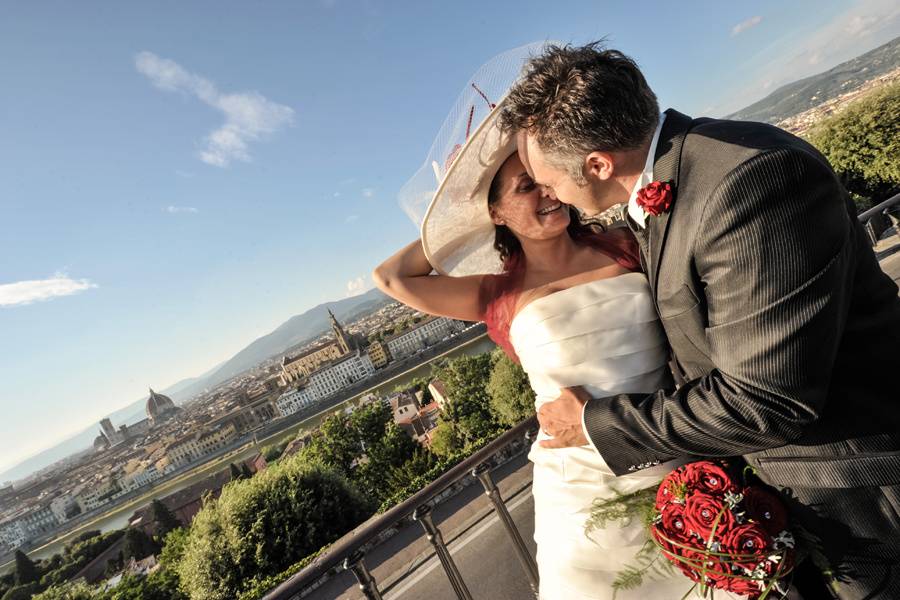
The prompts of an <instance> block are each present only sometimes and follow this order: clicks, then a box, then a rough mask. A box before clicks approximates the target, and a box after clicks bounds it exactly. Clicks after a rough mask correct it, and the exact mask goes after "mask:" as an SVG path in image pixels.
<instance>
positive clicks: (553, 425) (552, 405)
mask: <svg viewBox="0 0 900 600" xmlns="http://www.w3.org/2000/svg"><path fill="white" fill-rule="evenodd" d="M590 398H591V397H590V395H589V394H588V393H587V392H586V391H584V388H581V387H571V388H563V390H562V391H561V392H560V394H559V398H557V399H556V400H552V401H550V402H547V403H546V404H544V405H542V406H541V408H540V409H539V410H538V422H539V423H540V424H541V429H542V430H543V431H544V433H547V434H548V435H552V436H553V439H552V440H543V441H541V443H540V444H541V446H543V447H544V448H569V447H573V446H584V445H585V444H587V443H588V440H587V437H585V435H584V429H583V428H582V427H581V412H582V410H583V409H584V403H585V402H587V401H588V400H590Z"/></svg>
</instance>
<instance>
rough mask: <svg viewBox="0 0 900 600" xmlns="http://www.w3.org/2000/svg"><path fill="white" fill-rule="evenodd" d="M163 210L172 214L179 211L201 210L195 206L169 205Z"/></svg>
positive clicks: (194, 211) (196, 211) (193, 211)
mask: <svg viewBox="0 0 900 600" xmlns="http://www.w3.org/2000/svg"><path fill="white" fill-rule="evenodd" d="M163 210H165V211H166V212H167V213H169V214H170V215H177V214H179V213H191V214H197V213H198V212H200V209H199V208H194V207H193V206H167V207H166V208H164V209H163Z"/></svg>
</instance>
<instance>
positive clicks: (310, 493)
mask: <svg viewBox="0 0 900 600" xmlns="http://www.w3.org/2000/svg"><path fill="white" fill-rule="evenodd" d="M369 514H371V505H370V504H369V503H368V502H367V501H366V500H365V499H364V498H363V496H362V495H361V494H360V493H359V492H358V491H356V490H355V489H354V488H353V487H352V486H351V485H350V483H349V482H348V481H347V480H346V479H345V478H344V477H343V476H342V475H341V474H340V473H339V472H338V471H337V470H336V469H334V468H328V467H325V466H323V465H321V464H308V463H307V462H306V461H305V460H303V456H302V455H295V456H293V457H291V458H290V459H288V460H285V461H279V464H277V465H274V466H273V467H271V468H269V469H266V470H265V471H262V472H260V473H259V474H257V476H256V477H253V478H252V479H248V480H245V481H239V482H234V483H231V484H229V485H227V486H225V488H224V489H223V491H222V495H221V496H220V497H219V498H218V499H215V500H213V499H208V500H207V502H206V504H205V505H204V507H203V508H202V509H201V510H200V512H199V513H198V514H197V516H196V517H195V518H194V521H193V523H192V524H191V528H190V533H189V534H188V539H187V541H186V542H185V546H184V555H183V557H182V559H181V560H180V561H179V562H178V567H177V570H178V574H179V576H180V578H181V585H182V587H183V589H184V590H185V592H187V594H188V596H189V597H190V598H192V599H193V600H225V599H229V600H230V599H233V598H236V597H238V596H239V595H240V593H241V592H242V591H243V590H245V589H247V588H249V587H251V586H252V585H253V583H254V580H255V579H257V578H264V577H267V576H270V575H274V574H277V573H280V572H281V571H283V570H284V569H286V568H287V567H289V566H290V565H292V564H293V563H295V562H297V561H299V560H300V559H302V558H303V557H305V556H307V555H308V554H311V553H313V552H315V551H317V550H319V549H320V548H321V547H322V546H324V545H325V544H328V543H330V542H332V541H334V540H335V539H337V538H338V537H340V536H341V535H343V534H344V533H346V532H347V531H349V530H350V529H352V528H353V527H355V526H356V525H358V524H359V523H360V522H362V521H363V520H364V519H365V518H366V517H367V516H368V515H369Z"/></svg>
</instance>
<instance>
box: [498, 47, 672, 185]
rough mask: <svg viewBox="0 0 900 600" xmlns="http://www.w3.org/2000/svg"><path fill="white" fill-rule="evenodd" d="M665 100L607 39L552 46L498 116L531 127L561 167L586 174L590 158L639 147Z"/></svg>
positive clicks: (531, 65) (508, 124)
mask: <svg viewBox="0 0 900 600" xmlns="http://www.w3.org/2000/svg"><path fill="white" fill-rule="evenodd" d="M658 122H659V103H658V102H657V100H656V94H654V93H653V90H651V89H650V86H649V85H647V81H646V80H645V79H644V76H643V74H642V73H641V71H640V69H639V68H638V66H637V64H636V63H635V62H634V61H633V60H632V59H631V58H629V57H627V56H625V55H624V54H622V53H621V52H619V51H618V50H608V49H606V48H605V47H604V45H603V42H593V43H590V44H587V45H585V46H571V45H565V46H556V45H551V46H548V47H547V48H546V49H545V51H544V52H543V53H542V54H541V55H540V56H536V57H535V58H532V59H531V60H530V61H529V62H528V63H527V65H526V66H525V71H524V74H523V76H522V78H521V79H520V80H519V81H518V82H517V83H516V84H515V85H514V86H513V87H512V89H511V90H510V92H509V95H508V97H507V100H506V102H505V106H504V108H503V112H502V113H501V117H500V124H501V126H502V127H503V128H504V129H506V130H508V131H518V130H521V129H524V130H527V131H528V132H529V133H531V134H532V135H534V136H535V138H536V140H537V143H538V145H539V146H540V147H541V149H542V150H543V151H544V152H545V153H547V154H548V158H549V157H552V158H553V162H554V163H557V164H558V166H560V167H562V168H566V169H567V170H568V171H569V172H570V173H571V175H572V177H573V178H574V179H575V180H576V181H578V182H583V181H584V174H583V170H582V169H583V164H584V157H585V156H587V155H588V154H590V153H591V152H594V151H596V150H601V151H606V152H610V151H622V150H633V149H636V148H639V147H640V146H641V145H642V144H643V143H645V142H646V141H647V140H648V139H649V138H650V137H651V136H652V135H653V131H654V130H655V129H656V125H657V123H658Z"/></svg>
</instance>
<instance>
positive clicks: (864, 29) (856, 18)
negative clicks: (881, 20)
mask: <svg viewBox="0 0 900 600" xmlns="http://www.w3.org/2000/svg"><path fill="white" fill-rule="evenodd" d="M876 23H878V17H876V16H874V15H853V16H852V17H850V19H849V20H848V21H847V24H846V25H845V26H844V31H845V32H846V33H847V35H853V36H864V35H869V34H871V33H872V25H875V24H876Z"/></svg>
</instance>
